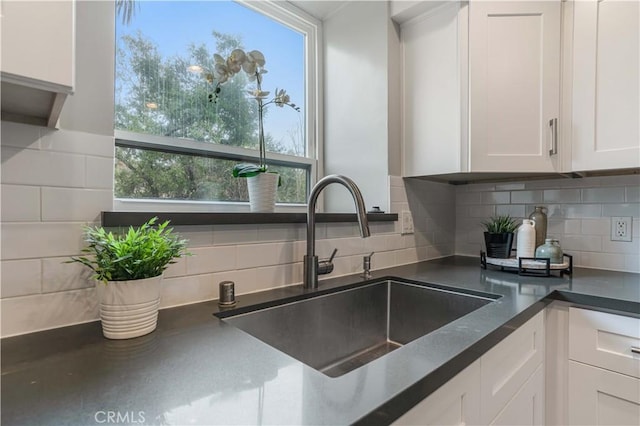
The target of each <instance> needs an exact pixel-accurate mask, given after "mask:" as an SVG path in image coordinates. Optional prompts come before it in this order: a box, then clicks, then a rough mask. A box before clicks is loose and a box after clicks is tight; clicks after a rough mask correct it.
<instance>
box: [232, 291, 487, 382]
mask: <svg viewBox="0 0 640 426" xmlns="http://www.w3.org/2000/svg"><path fill="white" fill-rule="evenodd" d="M497 297H498V296H494V295H490V294H480V293H476V294H467V293H461V292H457V291H451V290H447V289H443V288H435V287H431V286H429V285H420V284H415V283H409V282H402V281H399V280H385V281H380V282H376V283H373V284H369V285H364V286H361V287H356V288H352V289H349V290H342V291H337V292H335V293H330V294H326V295H323V296H318V297H314V298H311V299H305V300H301V301H296V302H292V303H287V304H284V305H279V306H275V307H271V308H266V309H262V310H258V311H253V312H249V313H245V314H241V315H237V316H232V317H227V318H224V321H226V322H227V323H229V324H231V325H233V326H235V327H237V328H239V329H241V330H243V331H245V332H247V333H249V334H251V335H252V336H254V337H256V338H258V339H260V340H262V341H263V342H265V343H267V344H269V345H271V346H273V347H274V348H276V349H278V350H280V351H282V352H284V353H286V354H288V355H290V356H292V357H294V358H296V359H297V360H299V361H301V362H303V363H305V364H307V365H309V366H311V367H313V368H315V369H316V370H319V371H321V372H323V373H324V374H326V375H327V376H330V377H338V376H341V375H343V374H345V373H348V372H349V371H352V370H355V369H356V368H358V367H361V366H363V365H365V364H367V363H369V362H371V361H373V360H375V359H377V358H380V357H381V356H384V355H386V354H388V353H389V352H391V351H393V350H395V349H397V348H399V347H401V346H402V345H405V344H407V343H409V342H411V341H413V340H415V339H417V338H419V337H421V336H424V335H426V334H428V333H431V332H432V331H434V330H436V329H438V328H440V327H442V326H444V325H446V324H448V323H450V322H452V321H454V320H456V319H458V318H460V317H462V316H464V315H466V314H468V313H470V312H472V311H475V310H476V309H478V308H480V307H482V306H484V305H486V304H487V303H490V302H492V301H494V300H495V299H496V298H497Z"/></svg>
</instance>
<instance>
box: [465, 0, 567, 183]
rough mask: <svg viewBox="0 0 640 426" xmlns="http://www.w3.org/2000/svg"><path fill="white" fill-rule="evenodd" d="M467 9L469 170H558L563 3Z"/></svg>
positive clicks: (474, 5) (489, 4)
mask: <svg viewBox="0 0 640 426" xmlns="http://www.w3.org/2000/svg"><path fill="white" fill-rule="evenodd" d="M469 9H470V12H469V68H470V71H469V79H470V96H469V101H470V112H469V114H470V134H471V138H470V141H471V143H470V163H471V164H470V165H471V170H472V171H476V172H486V171H488V172H496V171H522V172H553V171H555V170H556V168H557V167H559V165H558V162H557V158H558V156H557V154H555V152H557V148H558V147H557V144H558V140H557V126H558V121H557V120H558V119H559V113H560V24H561V19H560V18H561V2H560V1H559V0H558V1H529V2H511V1H509V2H506V1H502V2H500V1H497V2H484V1H480V2H472V3H471V5H470V8H469ZM551 150H553V152H550V151H551Z"/></svg>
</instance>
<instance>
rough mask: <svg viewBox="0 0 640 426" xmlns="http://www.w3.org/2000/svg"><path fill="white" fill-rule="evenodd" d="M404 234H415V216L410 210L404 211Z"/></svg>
mask: <svg viewBox="0 0 640 426" xmlns="http://www.w3.org/2000/svg"><path fill="white" fill-rule="evenodd" d="M401 216H402V219H401V222H402V232H401V233H402V234H413V217H412V216H411V212H410V211H403V212H402V215H401Z"/></svg>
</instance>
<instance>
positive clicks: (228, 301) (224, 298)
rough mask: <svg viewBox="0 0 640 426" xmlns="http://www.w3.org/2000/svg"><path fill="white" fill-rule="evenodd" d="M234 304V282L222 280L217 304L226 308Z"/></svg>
mask: <svg viewBox="0 0 640 426" xmlns="http://www.w3.org/2000/svg"><path fill="white" fill-rule="evenodd" d="M235 304H236V294H235V283H234V282H233V281H222V282H221V283H220V300H219V301H218V305H220V306H222V307H225V308H228V307H230V306H235Z"/></svg>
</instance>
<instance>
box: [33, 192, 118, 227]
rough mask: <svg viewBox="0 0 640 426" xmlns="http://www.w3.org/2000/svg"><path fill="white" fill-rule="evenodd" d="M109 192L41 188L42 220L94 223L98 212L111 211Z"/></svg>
mask: <svg viewBox="0 0 640 426" xmlns="http://www.w3.org/2000/svg"><path fill="white" fill-rule="evenodd" d="M112 207H113V192H112V191H110V190H95V189H75V188H52V187H43V188H42V220H43V221H46V222H57V221H65V222H69V221H78V222H79V221H85V222H96V221H98V220H99V219H100V212H102V211H109V210H112Z"/></svg>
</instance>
